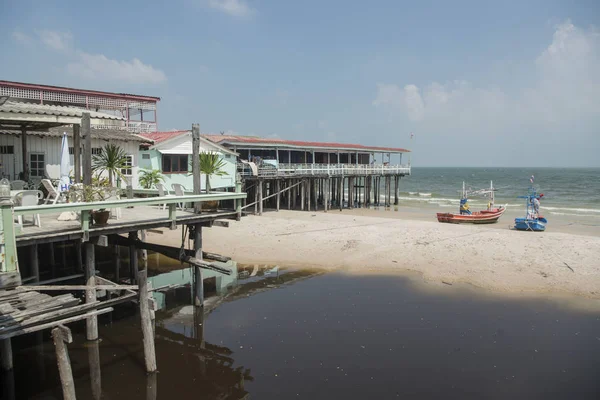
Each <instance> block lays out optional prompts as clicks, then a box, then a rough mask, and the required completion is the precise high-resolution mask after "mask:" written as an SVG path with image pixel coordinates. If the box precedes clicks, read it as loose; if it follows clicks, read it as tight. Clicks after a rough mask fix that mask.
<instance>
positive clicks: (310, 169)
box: [238, 163, 410, 177]
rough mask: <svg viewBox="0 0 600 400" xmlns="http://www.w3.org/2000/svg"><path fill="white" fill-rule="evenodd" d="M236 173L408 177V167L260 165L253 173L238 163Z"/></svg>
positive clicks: (262, 175) (245, 165)
mask: <svg viewBox="0 0 600 400" xmlns="http://www.w3.org/2000/svg"><path fill="white" fill-rule="evenodd" d="M238 171H239V172H240V174H241V175H242V176H260V177H275V176H295V175H297V176H304V175H321V176H323V175H324V176H345V175H394V174H398V175H410V166H408V165H384V164H359V165H352V164H279V167H278V168H277V167H275V166H274V165H270V164H262V165H261V166H259V167H257V172H258V175H257V174H256V173H254V172H253V171H252V169H251V168H250V166H249V165H248V164H243V163H238Z"/></svg>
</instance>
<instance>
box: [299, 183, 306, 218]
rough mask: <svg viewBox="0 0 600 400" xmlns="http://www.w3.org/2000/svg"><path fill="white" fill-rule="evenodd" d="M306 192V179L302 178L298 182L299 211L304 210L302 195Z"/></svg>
mask: <svg viewBox="0 0 600 400" xmlns="http://www.w3.org/2000/svg"><path fill="white" fill-rule="evenodd" d="M305 192H306V180H305V179H302V183H301V184H300V211H304V195H305Z"/></svg>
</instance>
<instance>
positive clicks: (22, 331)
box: [0, 307, 113, 340]
mask: <svg viewBox="0 0 600 400" xmlns="http://www.w3.org/2000/svg"><path fill="white" fill-rule="evenodd" d="M111 311H113V308H112V307H108V308H103V309H102V310H96V311H90V312H87V313H85V314H81V315H76V316H74V317H69V318H64V319H60V320H58V321H52V322H47V323H45V324H41V325H35V326H31V327H27V328H23V329H19V330H14V331H11V332H9V333H2V334H0V340H3V339H6V338H11V337H15V336H20V335H25V334H26V333H33V332H38V331H42V330H44V329H48V328H52V327H53V326H56V325H61V324H68V323H71V322H75V321H81V320H82V319H86V318H90V317H96V316H98V315H101V314H106V313H109V312H111Z"/></svg>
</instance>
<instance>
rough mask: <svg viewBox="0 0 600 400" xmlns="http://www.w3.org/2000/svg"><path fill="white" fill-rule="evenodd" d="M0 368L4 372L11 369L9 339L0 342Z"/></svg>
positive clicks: (11, 360)
mask: <svg viewBox="0 0 600 400" xmlns="http://www.w3.org/2000/svg"><path fill="white" fill-rule="evenodd" d="M0 366H1V367H2V370H4V371H10V370H12V369H13V354H12V343H11V341H10V338H8V339H3V340H0Z"/></svg>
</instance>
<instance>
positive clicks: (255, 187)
mask: <svg viewBox="0 0 600 400" xmlns="http://www.w3.org/2000/svg"><path fill="white" fill-rule="evenodd" d="M258 183H259V181H258V180H257V181H256V183H255V184H254V215H258Z"/></svg>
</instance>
